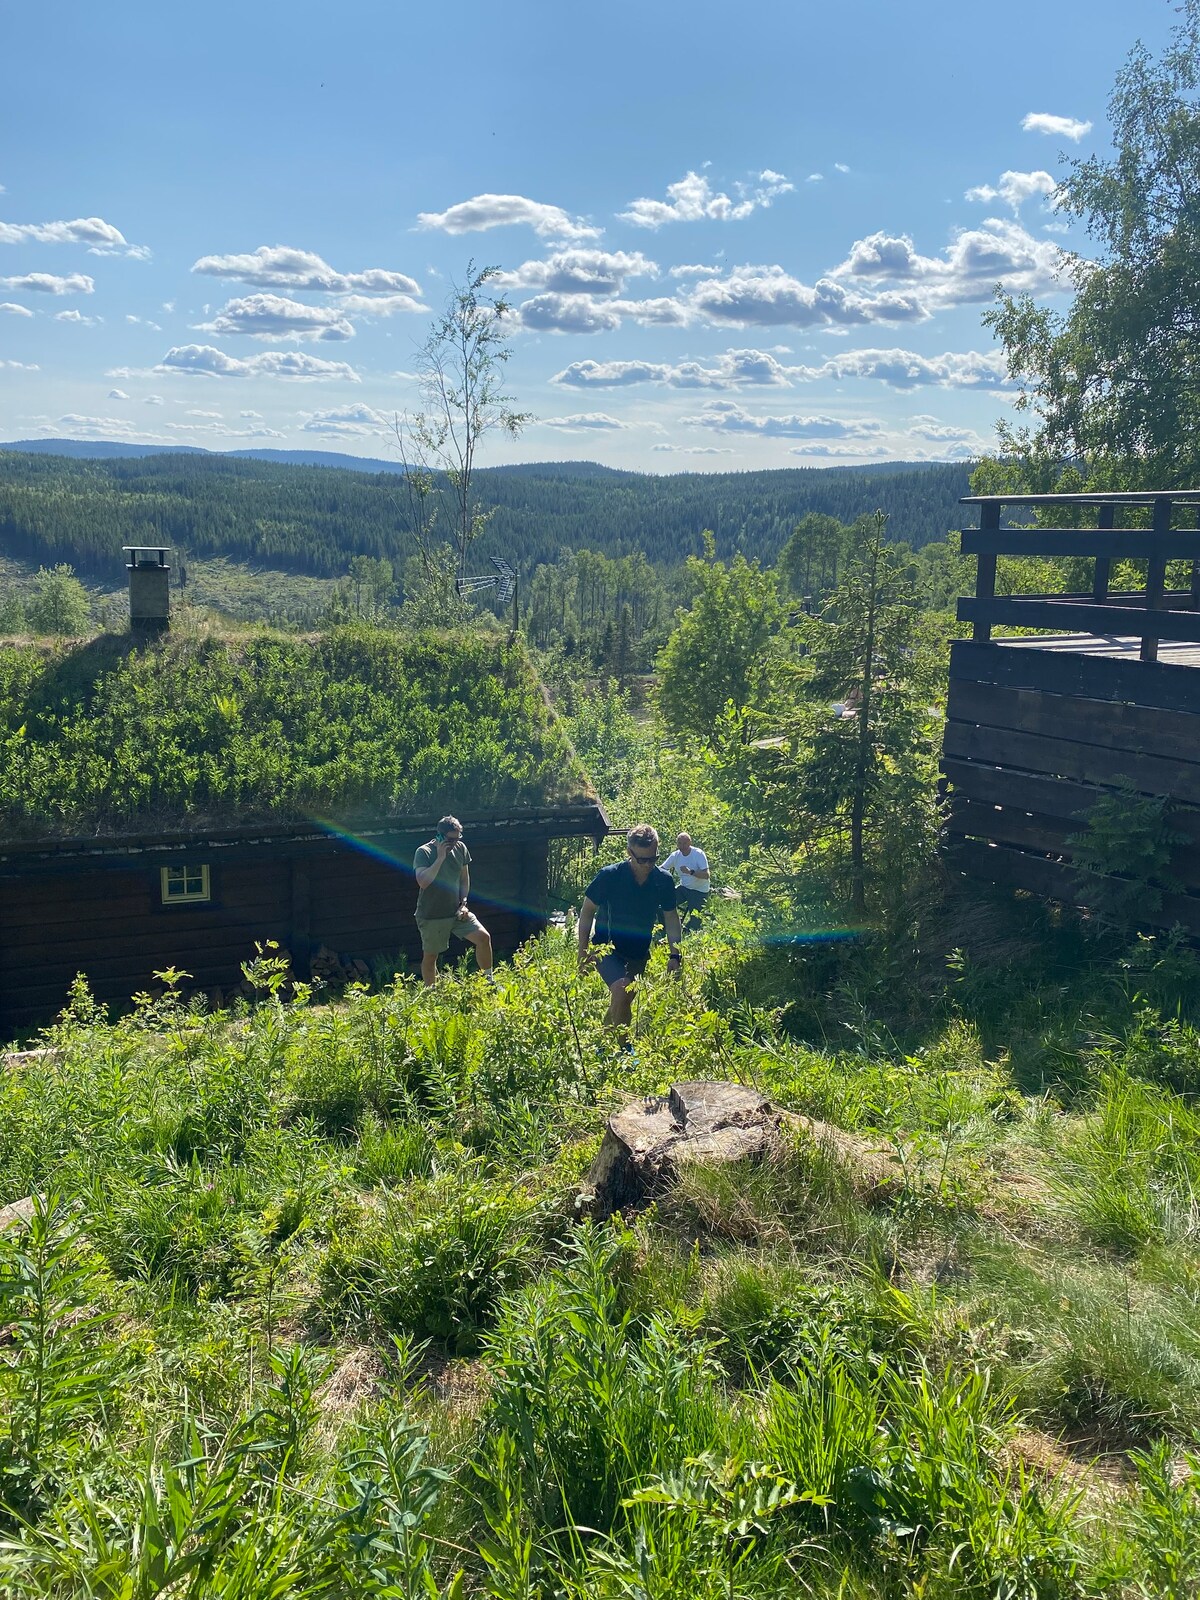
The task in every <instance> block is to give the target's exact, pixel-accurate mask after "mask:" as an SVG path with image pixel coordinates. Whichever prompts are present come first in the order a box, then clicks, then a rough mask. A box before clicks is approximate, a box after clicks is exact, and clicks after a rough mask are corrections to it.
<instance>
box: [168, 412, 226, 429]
mask: <svg viewBox="0 0 1200 1600" xmlns="http://www.w3.org/2000/svg"><path fill="white" fill-rule="evenodd" d="M183 414H184V416H185V417H202V418H203V419H204V420H205V421H206V422H224V420H225V418H224V417H223V416H222V414H221V413H220V412H219V411H192V410H188V411H185V412H184V413H183ZM172 426H173V427H179V426H180V424H179V423H173V424H172Z"/></svg>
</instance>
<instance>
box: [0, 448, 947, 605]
mask: <svg viewBox="0 0 1200 1600" xmlns="http://www.w3.org/2000/svg"><path fill="white" fill-rule="evenodd" d="M969 470H970V469H969V467H968V466H967V465H965V464H958V465H953V466H947V465H940V464H907V465H906V464H889V465H887V466H879V467H869V468H863V467H858V468H845V467H841V468H828V467H827V468H818V467H801V468H796V469H790V470H782V471H773V472H738V473H711V474H710V473H703V474H701V473H684V474H679V475H674V476H669V477H657V476H651V475H649V474H642V473H634V472H617V471H613V470H612V469H609V468H605V467H599V466H596V465H594V464H592V463H585V462H566V463H546V464H541V465H532V466H519V467H496V468H490V469H487V470H483V471H480V472H479V473H478V475H477V478H476V484H477V487H478V491H479V494H480V497H481V499H482V500H483V502H484V504H485V505H486V506H489V507H491V508H493V510H494V515H493V516H492V519H491V521H490V522H489V524H488V529H487V533H486V534H485V536H484V538H483V540H482V541H481V543H480V546H479V549H478V551H477V556H478V558H479V559H480V560H481V561H485V562H486V558H487V556H488V555H491V554H501V553H502V554H504V555H505V556H507V557H508V559H509V560H510V561H513V562H514V563H515V564H517V565H518V566H520V567H521V568H522V569H523V570H524V571H526V572H529V571H531V570H532V569H533V568H534V567H536V566H537V565H538V564H539V563H540V562H548V561H553V560H555V559H556V558H557V557H558V555H559V553H560V551H561V550H562V549H563V548H564V547H566V548H568V549H582V548H586V549H591V550H595V551H600V552H603V553H605V554H608V555H621V554H627V553H630V552H632V551H635V550H643V551H645V553H646V555H647V557H648V558H649V559H650V561H652V562H654V563H655V564H657V565H663V566H674V565H675V564H677V563H678V562H680V561H681V560H682V559H683V558H684V557H685V556H687V555H690V554H693V553H699V551H700V549H701V533H702V531H703V530H704V529H705V528H711V529H712V530H713V531H714V533H715V534H716V537H717V550H718V554H720V555H729V554H731V553H733V552H735V551H742V552H743V553H744V554H746V555H747V556H751V557H758V558H760V559H761V560H763V561H767V562H769V561H773V560H774V559H775V557H776V555H777V554H778V552H779V550H780V548H781V547H782V545H783V543H784V541H785V540H786V539H787V537H788V536H789V534H790V533H791V531H792V528H793V527H794V526H795V523H796V521H797V520H798V518H800V517H801V516H803V515H804V514H805V513H806V512H808V511H820V512H825V513H827V514H829V515H831V516H834V517H837V518H838V519H839V520H840V521H843V522H850V521H853V519H854V518H855V517H857V516H859V515H861V514H863V513H864V512H870V511H873V510H875V509H876V508H877V507H882V508H883V509H884V510H886V511H887V512H888V513H889V514H890V517H891V523H890V532H891V534H892V536H893V537H894V538H897V539H905V540H907V541H908V542H910V543H911V544H913V545H914V546H918V545H922V544H925V543H927V542H928V541H929V540H930V539H936V538H939V537H941V536H942V535H943V534H944V533H945V531H946V530H947V529H948V528H951V527H954V526H956V525H957V523H958V520H959V512H958V507H957V504H956V502H957V500H958V498H959V496H960V495H963V494H966V493H967V478H968V473H969ZM405 528H406V504H405V495H404V489H403V484H402V481H401V480H400V479H399V478H398V477H397V475H396V474H395V473H394V472H387V473H383V472H381V473H378V474H367V473H363V472H352V471H344V470H341V469H339V468H329V467H313V466H302V465H291V464H286V463H281V462H276V461H261V460H251V459H245V458H241V457H235V456H227V455H208V454H204V453H196V452H187V453H178V454H170V455H152V456H143V457H128V458H111V457H110V458H106V459H102V460H87V459H79V458H70V457H66V456H55V455H47V454H43V453H41V452H33V451H27V452H25V451H10V450H0V554H7V555H12V556H18V557H23V558H25V559H28V560H36V561H39V562H47V563H49V562H57V561H66V562H69V563H70V564H71V565H73V566H75V567H76V568H78V569H79V570H81V571H83V572H90V573H94V574H96V575H102V574H108V575H111V573H112V572H113V571H114V569H115V566H116V565H117V564H118V563H119V561H120V550H121V546H122V545H128V544H138V543H146V544H169V545H171V546H173V547H175V548H176V549H177V550H179V551H180V552H182V553H183V554H184V555H186V556H193V557H201V556H215V555H224V556H228V557H230V558H232V559H234V560H237V561H245V562H252V563H256V564H260V565H265V566H270V567H282V568H286V569H290V570H294V571H298V572H309V573H315V574H318V575H321V576H337V575H340V574H341V573H343V572H344V571H345V569H346V564H347V561H348V559H349V557H350V556H352V555H358V554H364V555H373V556H386V557H388V558H390V559H393V560H396V559H400V558H403V557H404V556H406V555H408V554H411V552H412V545H411V542H410V541H409V539H408V538H407V537H406V532H405Z"/></svg>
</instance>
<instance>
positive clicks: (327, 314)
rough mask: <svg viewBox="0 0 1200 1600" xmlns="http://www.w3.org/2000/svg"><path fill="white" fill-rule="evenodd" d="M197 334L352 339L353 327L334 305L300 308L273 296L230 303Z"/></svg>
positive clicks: (272, 337) (254, 296)
mask: <svg viewBox="0 0 1200 1600" xmlns="http://www.w3.org/2000/svg"><path fill="white" fill-rule="evenodd" d="M197 326H198V329H199V331H200V332H201V333H236V334H247V335H249V337H250V338H252V339H352V338H353V337H354V325H353V323H351V322H348V321H347V319H346V318H345V317H344V316H343V315H342V312H341V309H340V308H339V307H337V306H311V305H304V304H303V303H302V302H301V301H299V300H288V299H286V298H284V297H283V296H282V295H277V294H251V295H247V296H246V298H245V299H243V300H230V301H229V302H228V303H227V304H226V305H224V306H222V308H221V310H220V311H218V312H217V314H216V316H215V317H214V318H213V319H212V321H211V322H201V323H199V324H197Z"/></svg>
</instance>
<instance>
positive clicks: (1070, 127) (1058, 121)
mask: <svg viewBox="0 0 1200 1600" xmlns="http://www.w3.org/2000/svg"><path fill="white" fill-rule="evenodd" d="M1021 126H1022V128H1024V130H1025V132H1026V133H1050V134H1054V135H1056V136H1057V137H1058V138H1060V139H1070V140H1072V141H1073V142H1074V143H1075V144H1078V143H1079V141H1080V139H1082V138H1083V136H1084V134H1087V133H1091V131H1092V125H1091V123H1090V122H1078V121H1077V120H1076V119H1075V118H1074V117H1055V116H1052V115H1051V114H1050V112H1048V111H1030V112H1029V113H1028V114H1027V115H1026V116H1025V117H1024V118H1023V120H1022V122H1021Z"/></svg>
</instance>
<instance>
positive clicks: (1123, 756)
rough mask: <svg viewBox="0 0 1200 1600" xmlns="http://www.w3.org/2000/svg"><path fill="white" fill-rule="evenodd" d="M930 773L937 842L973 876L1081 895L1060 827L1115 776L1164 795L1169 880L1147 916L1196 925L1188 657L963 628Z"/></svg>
mask: <svg viewBox="0 0 1200 1600" xmlns="http://www.w3.org/2000/svg"><path fill="white" fill-rule="evenodd" d="M946 718H947V721H946V730H945V738H944V743H943V760H942V773H943V776H944V778H945V779H946V783H947V789H948V793H949V796H950V811H949V817H948V822H947V833H948V841H947V848H946V856H947V860H948V863H949V865H950V866H951V867H952V868H954V869H956V870H959V871H961V872H963V873H966V874H967V875H969V876H972V877H979V878H983V879H985V880H986V881H989V882H992V883H996V884H1001V885H1004V886H1007V887H1010V888H1018V889H1025V890H1028V891H1030V892H1032V893H1035V894H1040V895H1043V896H1045V897H1046V898H1047V899H1056V900H1061V901H1064V902H1066V903H1068V904H1074V905H1083V906H1086V905H1087V904H1088V901H1089V890H1090V888H1093V886H1094V883H1095V880H1094V878H1092V877H1091V876H1090V875H1089V874H1087V873H1085V872H1083V871H1081V870H1080V869H1077V868H1075V867H1073V866H1072V865H1071V847H1070V844H1069V839H1070V837H1071V835H1073V834H1077V833H1080V832H1082V831H1083V829H1084V828H1085V826H1086V818H1087V813H1088V811H1089V810H1090V808H1091V807H1092V806H1093V805H1095V804H1096V802H1097V801H1098V800H1099V799H1100V798H1101V797H1102V796H1103V795H1105V794H1106V793H1111V792H1112V791H1113V789H1114V788H1115V787H1117V786H1118V785H1119V784H1120V783H1121V782H1122V781H1123V780H1128V781H1129V782H1131V783H1132V784H1133V786H1134V787H1135V788H1136V789H1137V790H1138V791H1139V792H1140V793H1142V794H1147V795H1166V796H1169V797H1170V798H1171V799H1172V800H1173V801H1174V802H1175V805H1174V807H1173V809H1172V813H1171V826H1172V828H1173V829H1175V830H1176V831H1177V832H1179V833H1180V834H1182V835H1184V838H1183V840H1182V841H1181V843H1180V844H1179V845H1178V846H1177V847H1176V849H1175V850H1174V852H1173V856H1172V861H1171V875H1172V877H1173V878H1174V879H1175V880H1176V882H1175V884H1174V885H1172V886H1171V887H1170V888H1169V889H1168V890H1167V891H1166V892H1164V894H1163V903H1162V906H1161V907H1160V908H1158V909H1156V910H1150V911H1148V913H1147V917H1146V920H1147V922H1150V923H1157V924H1159V925H1162V926H1170V925H1173V924H1174V923H1176V922H1179V923H1182V924H1183V925H1184V926H1185V927H1187V928H1188V929H1189V930H1190V931H1192V932H1193V933H1196V934H1200V670H1197V669H1196V668H1192V667H1185V666H1167V665H1163V664H1160V663H1141V662H1136V663H1129V662H1122V661H1117V660H1113V659H1110V658H1107V657H1103V656H1089V655H1086V654H1083V653H1080V654H1070V655H1065V654H1063V653H1059V652H1053V653H1052V652H1049V651H1044V650H1038V649H1036V648H1031V647H1027V646H1019V647H1018V646H1013V645H1007V646H1006V645H1003V644H997V643H974V642H967V641H961V642H959V643H956V644H955V645H953V646H952V649H951V664H950V692H949V698H948V701H947V708H946Z"/></svg>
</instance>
